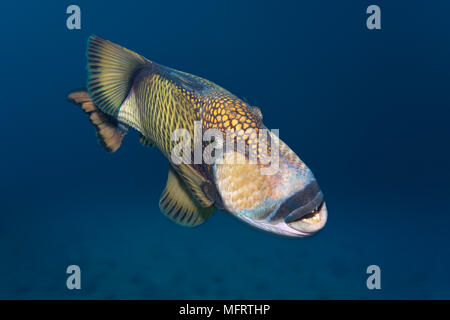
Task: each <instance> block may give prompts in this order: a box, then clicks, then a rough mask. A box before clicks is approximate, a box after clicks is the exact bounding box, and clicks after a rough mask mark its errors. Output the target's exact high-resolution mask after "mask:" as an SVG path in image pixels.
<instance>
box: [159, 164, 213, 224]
mask: <svg viewBox="0 0 450 320" xmlns="http://www.w3.org/2000/svg"><path fill="white" fill-rule="evenodd" d="M159 207H160V209H161V211H162V212H163V213H164V214H165V215H166V216H167V217H168V218H170V219H171V220H172V221H174V222H176V223H178V224H181V225H184V226H189V227H194V226H197V225H199V224H201V223H203V222H204V221H206V219H208V218H209V217H210V216H211V215H212V214H213V213H214V211H215V208H214V207H213V206H211V207H208V208H204V207H203V206H202V205H200V204H199V203H198V202H197V201H196V200H195V199H194V198H193V197H192V196H191V194H190V192H189V190H188V188H187V186H186V185H185V183H184V182H183V181H182V180H181V178H180V177H179V176H178V174H177V173H176V172H175V170H174V169H173V168H172V167H171V166H170V167H169V176H168V178H167V184H166V188H165V189H164V191H163V193H162V195H161V198H160V200H159Z"/></svg>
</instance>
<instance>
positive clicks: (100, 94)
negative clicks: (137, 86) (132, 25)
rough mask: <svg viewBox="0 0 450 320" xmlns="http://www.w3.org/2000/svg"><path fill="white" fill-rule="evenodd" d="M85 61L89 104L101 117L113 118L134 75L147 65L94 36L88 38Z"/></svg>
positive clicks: (134, 55) (124, 49)
mask: <svg viewBox="0 0 450 320" xmlns="http://www.w3.org/2000/svg"><path fill="white" fill-rule="evenodd" d="M87 58H88V71H89V78H88V90H89V93H90V95H91V97H92V100H93V101H94V103H95V104H96V105H97V106H98V108H99V109H100V110H102V111H103V112H104V113H107V114H109V115H111V116H113V117H115V118H117V115H118V113H119V108H120V106H121V105H122V102H123V101H124V100H125V98H126V97H127V95H128V92H129V91H130V87H131V85H132V83H131V82H132V78H133V75H134V73H135V71H136V70H137V69H138V68H139V66H141V65H143V64H145V63H148V62H149V61H148V60H147V59H145V58H144V57H142V56H140V55H138V54H137V53H135V52H133V51H130V50H128V49H126V48H124V47H121V46H119V45H117V44H114V43H112V42H110V41H108V40H104V39H102V38H100V37H97V36H91V37H89V41H88V49H87Z"/></svg>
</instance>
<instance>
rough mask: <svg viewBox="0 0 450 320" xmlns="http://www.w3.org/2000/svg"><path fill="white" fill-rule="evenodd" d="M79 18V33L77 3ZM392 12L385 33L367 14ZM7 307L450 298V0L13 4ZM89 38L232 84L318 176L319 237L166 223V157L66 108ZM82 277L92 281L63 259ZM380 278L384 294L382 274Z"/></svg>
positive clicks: (384, 20)
mask: <svg viewBox="0 0 450 320" xmlns="http://www.w3.org/2000/svg"><path fill="white" fill-rule="evenodd" d="M71 4H76V5H79V6H80V8H81V30H68V29H67V28H66V19H67V17H68V14H66V8H67V7H68V6H69V5H71ZM371 4H377V5H379V6H380V8H381V26H382V29H381V30H368V29H367V28H366V19H367V17H368V14H366V8H367V7H368V6H369V5H371ZM1 8H2V16H1V18H0V33H1V42H2V44H1V50H0V57H1V61H2V64H1V66H2V80H1V81H2V86H1V88H2V89H1V92H2V95H1V96H2V106H1V108H0V116H1V119H2V121H1V124H0V137H1V143H2V145H1V151H0V152H1V153H0V154H1V156H0V253H1V254H0V298H1V299H48V298H51V299H449V298H450V273H449V272H448V271H449V269H450V249H449V243H450V235H449V226H450V215H449V213H450V210H449V207H448V200H449V196H450V188H449V179H450V169H449V167H450V166H449V159H450V157H449V155H450V150H449V141H450V140H449V139H450V129H449V116H450V110H449V107H450V89H449V87H450V19H449V18H448V16H449V12H450V3H449V2H448V1H427V2H425V1H422V2H419V1H417V2H409V1H400V0H399V1H292V2H285V1H222V2H215V1H178V2H172V1H131V0H128V1H112V2H108V1H58V2H56V1H53V2H51V1H47V2H46V1H25V2H20V4H19V3H18V2H15V1H3V2H2V4H1ZM91 34H96V35H98V36H101V37H103V38H105V39H108V40H111V41H113V42H115V43H118V44H120V45H123V46H125V47H127V48H129V49H131V50H134V51H136V52H138V53H140V54H142V55H144V56H145V57H147V58H149V59H151V60H153V61H155V62H157V63H160V64H163V65H166V66H169V67H172V68H175V69H178V70H182V71H185V72H189V73H192V74H195V75H198V76H201V77H204V78H206V79H208V80H211V81H214V82H215V83H217V84H219V85H221V86H223V87H224V88H226V89H228V90H230V91H231V92H232V93H234V94H236V95H237V96H239V97H241V98H243V99H245V100H246V101H248V102H249V103H250V104H252V105H256V106H258V107H260V108H261V110H262V112H263V115H264V123H265V125H267V126H268V127H269V128H279V129H280V137H281V139H283V140H284V141H285V142H286V143H287V144H288V145H289V146H290V147H291V148H292V149H293V150H294V151H295V152H296V153H297V154H298V155H299V156H300V158H301V159H302V160H303V161H305V162H306V163H307V164H308V166H309V167H310V168H311V169H312V171H313V172H314V174H315V176H316V178H317V180H318V182H319V184H320V186H321V188H322V190H323V192H324V194H325V200H326V202H327V207H328V211H329V219H328V223H327V225H326V227H325V228H324V229H323V230H322V231H320V232H319V233H318V234H316V235H315V236H312V237H310V238H304V239H290V238H282V237H278V236H275V235H272V234H268V233H264V232H262V231H259V230H256V229H253V228H251V227H249V226H247V225H245V224H244V223H242V222H240V221H238V220H237V219H236V218H234V217H232V216H230V215H228V214H225V213H224V212H221V211H219V212H217V213H216V214H215V215H214V216H213V217H212V218H211V219H210V220H208V221H207V222H206V223H205V224H203V225H201V226H199V227H196V228H183V227H181V226H178V225H176V224H174V223H172V222H171V221H169V220H168V219H167V218H165V217H164V216H163V214H161V213H160V211H159V208H158V200H159V196H160V194H161V192H162V190H163V188H164V186H165V182H166V178H167V168H168V165H167V160H166V159H165V158H164V157H163V156H162V154H161V153H160V152H159V151H158V150H157V149H150V148H145V147H142V146H141V145H140V144H139V141H138V140H139V139H138V134H137V133H136V132H130V133H129V134H128V135H127V136H126V137H125V140H124V143H123V145H122V147H121V148H120V149H119V150H118V151H117V152H116V153H114V154H108V153H106V152H105V151H104V150H103V149H102V148H101V147H100V146H99V144H98V143H97V141H96V138H95V130H94V128H93V127H92V125H91V124H90V123H89V121H88V118H87V116H86V115H85V114H84V113H83V112H82V111H81V110H79V108H77V107H76V106H74V105H71V104H70V103H69V102H67V101H66V95H67V93H68V92H69V91H70V90H72V89H75V88H79V87H83V86H85V84H86V56H85V50H86V42H87V38H88V36H89V35H91ZM72 264H76V265H79V266H80V268H81V286H82V289H81V290H68V289H67V288H66V279H67V277H68V274H66V268H67V266H69V265H72ZM372 264H375V265H378V266H380V268H381V290H368V289H367V287H366V279H367V277H368V276H369V275H368V274H367V273H366V268H367V267H368V266H369V265H372Z"/></svg>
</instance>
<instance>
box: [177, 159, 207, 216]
mask: <svg viewBox="0 0 450 320" xmlns="http://www.w3.org/2000/svg"><path fill="white" fill-rule="evenodd" d="M174 168H175V170H176V171H177V173H178V174H179V176H180V177H181V178H182V179H183V181H184V182H185V184H186V185H187V187H188V188H189V190H190V191H191V193H192V195H193V196H194V198H195V199H196V200H197V201H198V202H199V203H200V204H201V205H202V206H203V207H210V206H212V205H213V204H214V196H213V189H214V187H213V186H212V184H211V183H210V182H209V181H207V180H206V179H205V178H204V177H203V176H202V175H201V174H200V173H199V172H197V171H196V170H195V169H194V168H193V167H192V166H191V165H189V164H184V163H182V164H180V165H176V166H174Z"/></svg>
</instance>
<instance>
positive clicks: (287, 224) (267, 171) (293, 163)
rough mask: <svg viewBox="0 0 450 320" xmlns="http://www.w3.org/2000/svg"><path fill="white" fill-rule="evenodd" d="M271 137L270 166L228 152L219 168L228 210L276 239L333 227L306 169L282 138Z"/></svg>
mask: <svg viewBox="0 0 450 320" xmlns="http://www.w3.org/2000/svg"><path fill="white" fill-rule="evenodd" d="M269 135H270V137H271V139H270V140H271V152H270V154H271V162H270V163H265V164H262V163H261V162H258V161H256V163H251V161H250V160H249V159H248V156H247V157H246V156H245V155H244V153H242V152H238V151H227V152H224V153H223V156H222V159H221V161H217V162H216V163H215V164H214V166H213V173H214V179H215V184H216V187H217V190H218V192H219V194H220V196H221V199H222V202H223V206H224V209H225V210H226V211H228V212H229V213H231V214H232V215H234V216H236V217H237V218H239V219H240V220H242V221H244V222H246V223H248V224H250V225H252V226H253V227H256V228H259V229H262V230H265V231H268V232H271V233H275V234H278V235H283V236H291V237H305V236H309V235H312V234H314V233H316V232H317V231H319V230H320V229H322V228H323V227H324V226H325V224H326V221H327V215H328V213H327V208H326V204H325V202H324V198H323V193H322V191H321V190H320V187H319V185H318V183H317V181H316V179H315V177H314V175H313V174H312V172H311V170H310V169H309V168H308V167H307V166H306V165H305V163H304V162H303V161H302V160H300V158H299V157H298V156H297V155H296V154H295V153H294V152H293V151H292V150H291V149H290V148H289V147H288V146H287V145H286V144H285V143H284V142H283V141H281V140H280V139H279V138H278V137H277V136H276V135H274V134H273V133H271V132H269ZM275 150H277V151H278V152H275ZM275 154H278V155H277V156H274V155H275Z"/></svg>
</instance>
